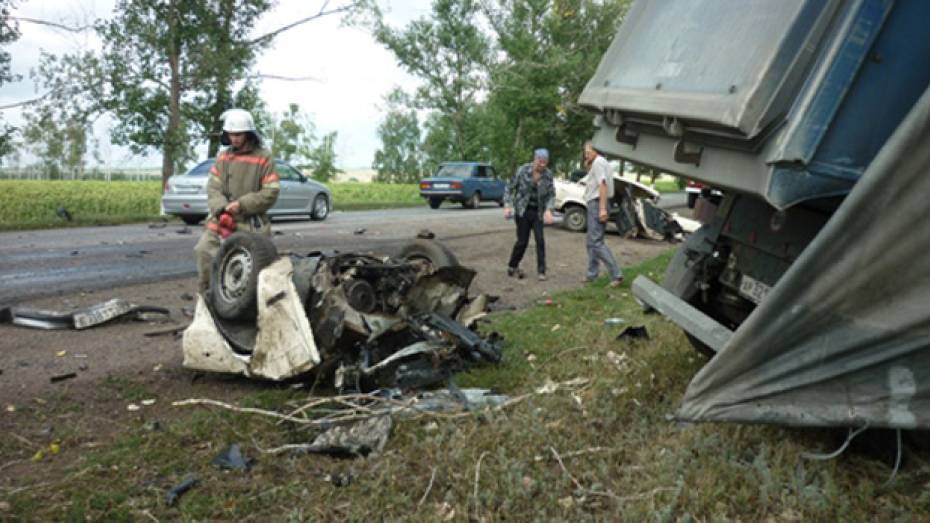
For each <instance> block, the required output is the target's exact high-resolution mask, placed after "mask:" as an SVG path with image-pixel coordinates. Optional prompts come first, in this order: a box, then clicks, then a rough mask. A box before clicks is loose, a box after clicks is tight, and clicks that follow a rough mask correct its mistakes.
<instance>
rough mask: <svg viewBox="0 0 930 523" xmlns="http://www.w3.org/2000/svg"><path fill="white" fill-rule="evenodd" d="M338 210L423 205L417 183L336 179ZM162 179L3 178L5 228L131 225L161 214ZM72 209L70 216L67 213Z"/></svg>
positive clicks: (1, 219)
mask: <svg viewBox="0 0 930 523" xmlns="http://www.w3.org/2000/svg"><path fill="white" fill-rule="evenodd" d="M328 186H329V188H330V189H331V190H332V191H333V203H334V208H335V209H336V210H361V209H385V208H391V207H410V206H416V205H422V204H423V201H422V199H421V198H420V197H419V196H418V190H417V186H416V185H414V184H408V185H395V184H372V183H357V182H346V183H334V184H328ZM160 198H161V182H160V181H148V182H102V181H48V180H45V181H38V180H0V230H18V229H38V228H47V227H62V226H67V225H92V224H104V223H130V222H139V221H146V220H154V219H157V218H158V212H159V203H160ZM59 209H64V210H66V211H67V215H68V216H70V217H71V219H70V220H68V219H67V218H66V217H63V215H64V214H65V213H63V212H60V211H59Z"/></svg>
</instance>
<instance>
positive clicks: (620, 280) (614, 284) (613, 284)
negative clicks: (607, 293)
mask: <svg viewBox="0 0 930 523" xmlns="http://www.w3.org/2000/svg"><path fill="white" fill-rule="evenodd" d="M609 285H610V287H611V288H613V289H616V288H617V287H619V286H621V285H623V276H621V277H619V278H617V279H616V280H614V281H612V282H610V284H609Z"/></svg>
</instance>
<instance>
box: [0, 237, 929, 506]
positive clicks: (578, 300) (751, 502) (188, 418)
mask: <svg viewBox="0 0 930 523" xmlns="http://www.w3.org/2000/svg"><path fill="white" fill-rule="evenodd" d="M669 257H670V255H665V256H662V257H660V258H658V259H656V260H652V261H650V262H647V263H645V264H643V265H642V266H640V267H637V268H635V269H634V270H630V271H628V272H627V277H628V278H629V280H632V279H633V277H634V276H635V274H650V273H652V274H653V276H654V277H657V275H658V274H659V273H660V272H661V271H662V268H663V267H664V265H665V264H666V263H667V262H668V259H669ZM606 283H607V282H606V280H602V281H600V282H597V283H595V284H594V285H591V286H588V287H586V288H584V289H579V290H574V291H569V292H565V293H560V294H556V295H554V296H553V297H552V300H553V304H552V305H539V306H535V307H532V308H530V309H528V310H525V311H522V312H516V313H508V314H499V315H496V316H494V317H492V318H491V320H490V325H485V326H484V327H483V328H484V329H494V330H497V331H499V332H501V333H502V334H503V335H504V336H505V338H506V347H505V359H504V361H503V363H502V364H501V365H498V366H491V367H485V368H478V369H474V370H472V371H470V372H468V373H466V374H463V375H460V376H459V377H458V378H457V382H458V384H459V385H460V386H481V387H488V388H493V389H495V390H497V391H499V392H503V393H506V394H511V395H514V396H516V395H521V394H526V393H532V392H533V391H535V390H537V388H538V387H539V386H540V385H543V384H544V383H546V382H550V381H556V382H558V381H566V380H570V379H577V378H580V379H582V380H584V381H583V385H581V386H578V387H575V388H573V389H570V390H561V391H555V392H550V393H542V392H540V393H536V394H531V395H530V396H529V397H528V398H527V399H525V400H524V401H522V402H519V403H516V404H515V405H513V406H511V407H509V408H507V409H504V410H501V411H485V412H476V413H474V415H472V416H470V417H465V418H459V419H455V420H452V419H431V420H411V419H398V420H397V423H396V425H395V428H394V432H393V434H392V436H391V439H390V441H389V443H388V446H387V448H386V449H385V451H384V452H383V453H382V454H381V455H379V456H376V457H372V458H368V459H359V460H337V459H333V458H329V457H323V456H317V455H277V456H271V455H266V454H262V453H261V452H260V450H259V447H261V448H271V447H275V446H278V445H282V444H285V443H296V442H306V441H308V440H310V439H312V438H313V436H314V434H315V433H314V432H308V431H305V430H303V429H299V428H295V427H289V426H288V425H282V424H279V423H277V422H275V421H273V420H269V419H268V418H265V417H259V416H250V415H247V414H240V413H233V412H228V411H216V410H206V409H192V410H179V411H175V412H173V413H172V416H173V417H172V418H171V420H170V422H167V423H166V424H165V428H164V430H162V431H160V432H146V431H145V430H144V429H143V428H142V427H140V426H139V425H138V424H131V423H126V426H125V427H124V430H123V432H122V433H121V434H120V435H118V436H117V437H116V439H115V441H112V442H110V443H109V444H107V445H106V446H103V447H100V448H95V449H88V450H87V452H86V453H85V455H84V456H83V457H82V459H80V460H77V462H76V463H75V464H74V465H73V467H72V468H70V469H69V470H67V471H66V473H65V475H64V476H63V480H61V481H57V482H55V483H54V484H53V486H52V487H49V488H35V489H27V490H23V491H20V492H17V493H15V494H12V495H9V496H7V499H8V500H9V503H10V506H11V511H12V512H13V513H14V514H19V515H21V516H23V517H26V518H32V519H42V520H59V519H71V518H73V517H76V518H80V519H94V520H98V519H123V518H126V517H127V515H128V517H130V518H133V519H151V518H147V517H145V518H143V517H140V514H142V512H140V511H147V512H146V513H148V514H150V515H151V516H152V517H154V518H157V519H160V520H165V519H184V520H239V519H253V520H282V519H287V520H298V521H299V520H316V521H325V520H330V521H335V520H339V521H342V520H351V521H361V520H364V521H367V520H389V521H394V520H412V521H435V520H445V519H448V520H467V519H475V520H498V519H509V520H516V521H527V520H534V521H535V520H546V521H548V520H559V521H578V520H620V521H646V520H662V521H670V520H680V521H704V520H744V521H760V520H818V521H820V520H856V521H858V520H895V519H917V520H921V519H927V518H928V517H930V496H928V495H926V487H925V485H926V482H927V478H928V477H930V472H928V469H927V466H926V464H925V463H926V461H925V459H920V457H919V456H918V459H916V460H914V464H912V465H911V466H909V467H906V468H905V469H903V470H902V471H901V472H900V473H899V476H898V480H897V481H896V483H895V485H894V486H892V487H889V488H885V487H882V486H881V485H882V483H883V482H884V481H885V479H886V478H887V475H888V473H889V469H888V467H887V466H886V465H884V464H882V463H880V462H876V461H875V460H871V459H867V458H864V457H862V456H860V455H855V454H844V455H843V456H841V457H840V458H839V459H837V460H834V461H827V462H820V461H806V460H804V459H802V457H801V454H802V452H804V451H805V450H811V448H812V447H813V448H814V449H820V448H823V447H829V446H830V445H831V444H832V442H831V441H830V438H829V432H827V431H822V430H800V429H791V428H782V427H773V426H747V425H732V424H699V425H693V424H690V425H682V424H678V423H676V422H675V421H674V420H673V415H674V413H675V411H676V409H677V408H678V405H679V402H680V400H681V397H682V395H683V394H684V390H685V388H686V386H687V384H688V382H689V381H690V379H691V377H692V376H693V375H694V374H695V373H696V372H697V371H698V370H699V369H700V367H701V366H702V364H703V363H704V361H705V360H704V359H703V358H702V357H701V356H699V355H697V354H696V353H695V352H694V351H693V349H692V348H691V347H690V346H689V345H688V342H687V340H686V339H685V337H684V335H683V334H682V333H681V332H680V331H679V330H678V329H677V328H676V327H675V326H674V325H672V324H671V323H670V322H668V321H667V320H665V319H664V318H662V317H661V316H658V315H646V314H643V313H642V312H641V310H640V309H639V307H638V306H637V305H636V303H635V302H634V301H633V299H632V296H630V293H629V288H628V287H627V286H624V287H621V288H620V289H610V288H608V287H607V286H606ZM608 317H621V318H624V320H625V322H626V325H634V324H635V325H644V326H645V327H646V328H647V329H648V332H649V334H650V339H649V340H639V341H633V342H628V341H620V340H617V339H616V336H617V334H618V332H619V331H620V330H622V329H623V327H624V325H605V324H604V321H603V320H604V318H608ZM556 325H558V326H559V328H558V329H554V327H555V326H556ZM107 386H108V387H111V388H113V389H114V391H116V392H117V393H119V394H122V395H126V396H128V395H131V394H133V392H132V390H133V387H131V386H130V385H129V384H126V383H124V382H121V381H119V380H108V382H107ZM230 386H231V387H232V386H235V385H233V384H231V385H230ZM306 400H307V393H306V391H301V390H293V389H290V388H286V387H268V388H266V389H265V390H260V391H258V392H248V393H247V394H246V395H245V397H244V398H242V399H240V400H239V404H241V405H248V406H254V407H259V408H266V409H267V408H273V409H277V410H280V411H286V410H288V409H290V408H291V407H292V406H294V405H299V404H301V403H304V402H306ZM0 441H2V440H0ZM231 442H239V443H241V444H242V445H243V448H244V451H245V452H246V454H247V455H250V456H253V457H256V458H258V462H257V464H256V466H255V467H254V468H253V469H252V471H251V472H250V473H248V474H243V473H227V472H222V471H219V470H217V469H215V468H214V467H212V466H211V465H210V464H209V463H210V460H211V459H212V458H213V457H214V456H215V455H216V454H217V453H218V452H219V451H220V450H221V449H222V448H223V447H224V446H225V445H227V444H229V443H231ZM6 448H8V447H7V445H6V444H4V443H2V442H0V450H4V449H6ZM188 474H196V475H198V476H199V477H200V483H199V484H198V485H197V486H196V487H194V489H192V490H191V491H190V492H189V493H188V494H186V495H185V496H184V497H183V498H182V500H181V502H180V503H179V504H178V505H177V506H175V507H168V506H165V504H164V501H163V500H164V492H165V491H166V490H167V489H168V488H170V487H171V486H172V485H175V484H177V483H178V482H179V481H181V480H182V479H183V478H184V477H185V476H186V475H188ZM334 478H338V480H336V479H334ZM35 479H36V478H31V480H33V481H34V480H35ZM100 493H106V494H100ZM917 493H919V494H917Z"/></svg>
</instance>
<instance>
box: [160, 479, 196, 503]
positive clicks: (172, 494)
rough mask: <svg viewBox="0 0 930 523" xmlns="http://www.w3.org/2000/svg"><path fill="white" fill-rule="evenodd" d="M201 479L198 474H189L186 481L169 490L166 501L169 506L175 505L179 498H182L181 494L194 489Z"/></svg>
mask: <svg viewBox="0 0 930 523" xmlns="http://www.w3.org/2000/svg"><path fill="white" fill-rule="evenodd" d="M199 481H200V480H199V479H198V478H197V476H188V477H187V478H185V479H184V481H182V482H180V483H178V484H177V485H175V486H174V487H172V488H171V490H169V491H168V494H166V495H165V503H167V504H168V506H169V507H170V506H174V505H175V504H176V503H177V502H178V500H179V499H181V496H183V495H184V493H186V492H187V491H188V490H190V489H192V488H193V487H194V485H196V484H197V483H198V482H199Z"/></svg>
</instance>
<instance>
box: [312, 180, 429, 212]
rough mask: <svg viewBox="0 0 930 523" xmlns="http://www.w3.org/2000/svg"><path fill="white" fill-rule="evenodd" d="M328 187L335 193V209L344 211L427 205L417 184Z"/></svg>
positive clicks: (344, 183)
mask: <svg viewBox="0 0 930 523" xmlns="http://www.w3.org/2000/svg"><path fill="white" fill-rule="evenodd" d="M328 187H329V189H330V190H331V191H332V192H333V202H334V206H335V208H336V209H338V210H343V211H357V210H364V209H391V208H396V207H418V206H420V205H425V204H426V202H425V201H424V200H423V198H421V197H420V188H419V187H418V186H417V184H415V183H406V184H395V183H361V182H343V183H333V184H328Z"/></svg>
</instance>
